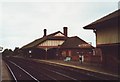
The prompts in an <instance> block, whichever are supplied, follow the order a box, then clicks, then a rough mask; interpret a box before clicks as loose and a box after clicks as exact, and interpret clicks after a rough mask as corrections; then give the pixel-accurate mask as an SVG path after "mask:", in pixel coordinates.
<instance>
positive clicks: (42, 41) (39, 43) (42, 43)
mask: <svg viewBox="0 0 120 82" xmlns="http://www.w3.org/2000/svg"><path fill="white" fill-rule="evenodd" d="M67 29H68V28H67V27H64V28H63V33H62V32H60V31H57V32H55V33H52V34H49V35H47V30H46V29H44V36H43V37H42V38H39V39H37V40H35V41H33V42H31V43H29V44H27V45H25V46H23V47H22V50H24V51H25V52H26V53H25V54H29V55H27V56H31V55H30V54H34V55H32V56H35V57H37V58H39V57H38V56H40V55H41V54H42V55H44V57H46V59H48V58H54V57H55V56H56V53H57V52H56V50H57V48H58V47H59V46H60V45H62V44H63V42H64V41H65V40H66V39H67ZM40 53H41V54H40ZM48 54H49V55H48ZM36 55H37V56H36ZM41 57H43V56H41Z"/></svg>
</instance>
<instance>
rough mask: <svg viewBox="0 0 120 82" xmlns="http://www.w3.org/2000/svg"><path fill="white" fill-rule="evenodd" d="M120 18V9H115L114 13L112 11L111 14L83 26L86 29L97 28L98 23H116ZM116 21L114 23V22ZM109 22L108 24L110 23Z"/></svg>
mask: <svg viewBox="0 0 120 82" xmlns="http://www.w3.org/2000/svg"><path fill="white" fill-rule="evenodd" d="M118 18H120V9H118V10H116V11H114V12H113V13H110V14H109V15H107V16H104V17H102V18H100V19H98V20H96V21H95V22H93V23H91V24H89V25H87V26H85V27H83V28H84V29H95V28H96V25H98V24H100V25H101V23H102V22H104V23H106V24H108V23H109V24H111V23H112V24H114V23H115V25H116V23H118ZM113 22H114V23H113ZM109 24H108V25H109Z"/></svg>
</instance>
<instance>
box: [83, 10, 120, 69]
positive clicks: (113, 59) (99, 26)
mask: <svg viewBox="0 0 120 82" xmlns="http://www.w3.org/2000/svg"><path fill="white" fill-rule="evenodd" d="M119 24H120V9H119V10H117V11H115V12H113V13H111V14H109V15H107V16H105V17H103V18H101V19H99V20H97V21H95V22H93V23H91V24H89V25H87V26H85V27H83V28H84V29H90V30H91V29H92V30H93V31H94V33H95V34H96V44H97V48H100V49H101V50H102V65H103V66H104V67H107V68H110V69H111V70H116V71H118V70H117V69H118V64H119V63H120V61H119V58H120V54H118V51H119V50H118V46H120V36H119V34H118V31H119V30H120V26H119Z"/></svg>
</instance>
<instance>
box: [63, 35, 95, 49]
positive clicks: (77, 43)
mask: <svg viewBox="0 0 120 82" xmlns="http://www.w3.org/2000/svg"><path fill="white" fill-rule="evenodd" d="M61 48H93V46H91V45H90V44H88V43H87V42H85V41H84V40H82V39H81V38H79V37H77V36H74V37H69V38H67V40H66V41H65V42H64V43H63V44H62V45H61Z"/></svg>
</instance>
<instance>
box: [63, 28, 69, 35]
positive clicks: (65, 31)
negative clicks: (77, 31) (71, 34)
mask: <svg viewBox="0 0 120 82" xmlns="http://www.w3.org/2000/svg"><path fill="white" fill-rule="evenodd" d="M67 30H68V28H67V27H63V33H64V35H65V36H66V37H67V34H68V32H67Z"/></svg>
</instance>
